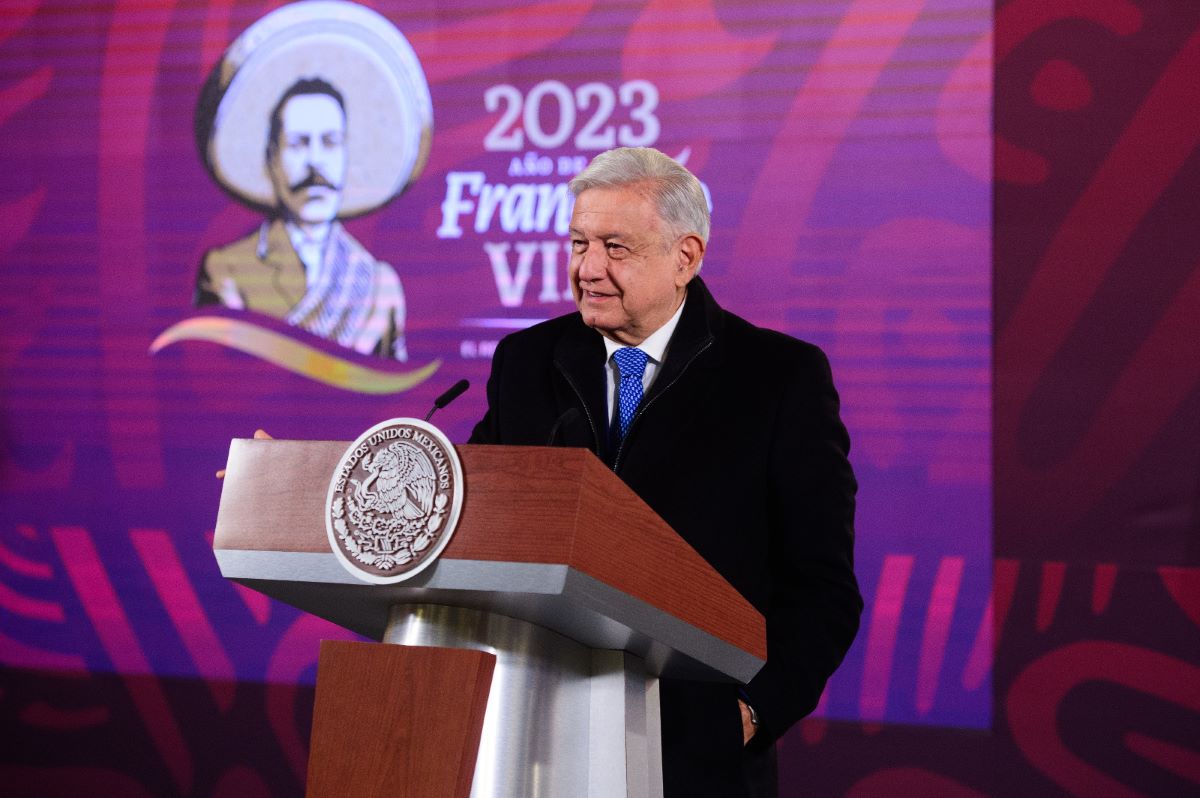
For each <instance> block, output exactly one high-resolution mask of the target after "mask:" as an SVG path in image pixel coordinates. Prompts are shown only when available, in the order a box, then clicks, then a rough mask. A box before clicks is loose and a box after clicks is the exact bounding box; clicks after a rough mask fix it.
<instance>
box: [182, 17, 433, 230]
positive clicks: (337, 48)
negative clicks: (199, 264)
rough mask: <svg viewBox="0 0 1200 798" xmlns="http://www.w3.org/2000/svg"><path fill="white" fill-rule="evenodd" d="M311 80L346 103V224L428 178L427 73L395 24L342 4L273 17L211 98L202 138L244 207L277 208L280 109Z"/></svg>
mask: <svg viewBox="0 0 1200 798" xmlns="http://www.w3.org/2000/svg"><path fill="white" fill-rule="evenodd" d="M303 78H320V79H322V80H324V81H326V82H328V83H329V84H331V85H332V86H333V87H334V88H336V89H337V90H338V91H339V92H341V94H342V97H343V98H344V100H345V106H346V148H347V164H346V166H347V170H346V181H345V189H344V191H343V195H342V203H341V210H340V213H339V215H340V216H342V217H348V216H358V215H361V214H364V213H367V212H368V211H371V210H374V209H375V208H378V207H379V206H381V205H383V204H384V203H386V202H388V201H389V200H391V199H392V198H393V197H395V196H396V195H397V194H399V193H400V192H402V191H403V190H404V189H405V188H406V187H407V186H408V185H409V184H410V183H411V182H412V181H413V180H415V179H416V178H417V176H418V175H419V174H420V172H421V169H422V168H423V167H424V166H425V160H426V158H427V156H428V154H429V142H430V138H431V136H432V134H433V103H432V101H431V100H430V97H429V85H428V83H427V82H426V80H425V73H424V72H423V71H422V70H421V64H420V62H418V61H417V55H416V53H414V52H413V49H412V47H411V46H410V45H409V43H408V41H407V40H406V39H405V38H404V36H403V35H401V33H400V31H398V30H396V27H395V26H394V25H392V23H390V22H388V20H387V19H385V18H384V17H382V16H380V15H379V14H377V13H376V12H374V11H371V10H370V9H367V8H364V7H362V6H360V5H356V4H354V3H348V2H341V1H340V0H310V1H308V2H300V3H293V4H291V5H287V6H283V7H282V8H279V9H276V10H275V11H272V12H271V13H270V14H267V15H266V16H265V17H263V18H262V19H260V20H259V21H258V22H255V23H254V24H253V25H251V26H250V27H249V28H248V29H246V31H245V32H244V33H243V34H242V35H241V36H239V37H238V38H237V39H236V40H235V41H234V42H233V44H231V45H230V46H229V49H228V50H227V51H226V52H225V55H224V56H223V57H222V58H221V60H220V62H218V63H217V65H216V67H214V69H213V72H212V75H211V76H210V77H209V79H208V82H207V84H206V85H205V87H204V90H203V92H201V96H200V103H199V106H198V107H197V110H196V139H197V144H198V145H199V147H200V152H201V156H202V157H203V159H204V163H205V165H206V166H207V167H208V169H209V171H210V172H211V173H212V176H213V178H214V179H215V180H216V181H217V182H218V183H219V184H220V185H221V186H222V187H223V188H224V189H225V190H226V191H228V192H230V193H231V194H233V195H234V196H235V197H237V198H239V199H241V200H242V201H244V202H246V203H248V204H250V205H253V206H256V207H259V208H263V209H269V208H273V207H274V206H275V193H274V191H273V190H272V188H271V182H270V179H269V178H268V176H267V171H266V145H267V135H268V131H269V129H270V114H271V110H272V109H273V108H274V107H275V105H276V103H278V102H279V99H280V97H282V95H283V93H284V92H286V91H287V90H288V88H289V87H291V86H292V85H293V84H294V83H295V82H296V81H298V80H300V79H303Z"/></svg>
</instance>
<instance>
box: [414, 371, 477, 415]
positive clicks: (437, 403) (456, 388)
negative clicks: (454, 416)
mask: <svg viewBox="0 0 1200 798" xmlns="http://www.w3.org/2000/svg"><path fill="white" fill-rule="evenodd" d="M470 387H471V383H469V382H467V381H466V380H459V381H458V382H456V383H454V384H453V385H451V386H450V390H448V391H446V392H445V393H444V394H442V395H441V396H439V397H438V398H437V399H434V400H433V407H431V408H429V412H428V413H426V414H425V420H426V421H428V420H429V419H430V417H432V416H433V414H434V413H435V412H437V411H438V410H441V409H442V408H443V407H445V406H446V405H448V404H450V403H451V402H453V401H454V400H455V399H457V398H458V397H460V396H462V395H463V394H464V393H466V391H467V389H468V388H470Z"/></svg>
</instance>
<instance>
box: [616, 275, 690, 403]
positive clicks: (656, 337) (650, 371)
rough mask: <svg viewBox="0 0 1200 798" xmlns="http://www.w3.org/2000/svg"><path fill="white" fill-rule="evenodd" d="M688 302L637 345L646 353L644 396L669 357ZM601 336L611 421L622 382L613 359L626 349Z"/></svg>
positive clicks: (643, 383) (643, 380)
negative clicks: (672, 337) (684, 307)
mask: <svg viewBox="0 0 1200 798" xmlns="http://www.w3.org/2000/svg"><path fill="white" fill-rule="evenodd" d="M686 304H687V299H686V298H684V301H683V302H680V303H679V308H678V309H677V310H676V311H675V315H674V316H672V317H671V318H670V319H668V320H667V323H666V324H664V325H663V326H661V327H659V328H658V329H657V330H655V331H654V332H652V333H650V335H649V336H648V337H647V338H646V340H644V341H642V342H641V343H640V344H638V345H637V348H638V349H640V350H642V351H643V352H645V353H646V371H645V372H643V373H642V396H645V395H646V394H647V393H649V391H650V386H651V385H653V384H654V378H655V377H657V376H658V372H659V371H661V370H662V364H663V363H664V362H665V361H666V359H667V347H668V346H669V345H670V343H671V336H672V335H674V333H675V327H676V325H678V324H679V317H680V316H682V315H683V306H684V305H686ZM601 338H603V340H604V352H605V356H606V358H607V359H606V360H605V369H604V374H605V379H606V380H607V387H606V388H605V391H604V395H605V397H607V399H608V418H609V420H610V421H611V420H612V417H613V413H615V412H616V407H617V387H618V386H619V385H620V383H621V374H620V370H619V369H618V368H617V362H616V361H615V360H613V352H616V351H617V350H618V349H624V348H625V344H619V343H617V342H616V341H613V340H610V339H609V338H607V337H605V336H601Z"/></svg>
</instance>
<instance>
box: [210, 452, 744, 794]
mask: <svg viewBox="0 0 1200 798" xmlns="http://www.w3.org/2000/svg"><path fill="white" fill-rule="evenodd" d="M347 446H348V444H347V443H343V442H334V441H280V440H244V439H237V440H234V441H233V442H232V444H231V446H230V452H229V463H228V467H227V470H226V476H225V483H224V488H223V490H222V494H221V505H220V511H219V514H218V518H217V528H216V537H215V540H214V543H213V549H214V553H215V554H216V558H217V562H218V563H219V565H220V568H221V573H222V574H223V575H224V576H225V577H227V578H229V579H232V580H235V581H237V582H239V583H241V584H244V585H247V586H248V587H251V588H254V589H255V590H258V591H261V592H262V593H265V594H266V595H268V596H271V597H273V598H276V599H279V600H281V601H284V602H286V603H288V604H291V605H293V606H295V607H299V608H300V609H303V610H305V611H307V612H311V613H313V614H314V615H318V616H320V617H322V618H326V619H328V620H330V621H333V622H334V623H337V624H339V625H341V626H344V627H346V628H347V629H351V630H353V631H355V632H358V633H360V634H363V635H365V636H367V637H369V638H372V639H375V640H381V641H383V642H384V643H385V644H384V645H381V644H378V643H346V642H334V641H325V642H323V643H322V644H321V653H320V661H319V665H318V677H317V696H316V706H315V709H314V718H313V730H312V741H311V750H310V754H309V767H308V795H310V796H327V795H328V796H332V795H337V796H345V795H400V796H422V797H424V796H443V795H445V796H464V798H465V796H467V795H471V796H475V797H476V798H491V797H492V796H538V797H540V796H547V797H549V796H556V797H557V796H596V797H597V798H600V797H603V798H609V797H610V796H630V797H631V798H632V797H633V796H637V797H638V798H640V797H641V796H661V795H662V766H661V762H662V759H661V740H660V733H659V708H658V677H659V676H662V675H667V676H672V677H682V678H691V679H702V680H724V681H737V682H743V683H744V682H747V681H749V680H750V679H751V678H752V677H753V676H754V675H755V673H757V672H758V670H759V668H761V667H762V664H763V662H764V661H765V659H766V634H765V624H764V621H763V618H762V616H761V615H760V614H759V613H758V612H757V611H756V610H755V609H754V608H753V607H752V606H751V605H750V603H749V602H747V601H746V600H745V599H744V598H743V597H742V596H741V595H740V594H739V593H738V592H737V591H736V590H734V589H733V588H732V587H730V586H729V585H728V584H727V583H726V582H725V581H724V580H723V579H722V578H721V577H720V575H719V574H717V572H716V571H715V570H713V568H712V567H711V566H710V565H708V563H707V562H705V560H704V559H703V558H702V557H700V555H698V554H697V553H696V552H695V551H694V550H693V549H692V548H691V547H690V546H688V545H687V544H686V543H685V542H684V541H683V540H682V539H680V538H679V536H678V535H676V534H675V533H674V532H673V531H672V530H671V529H670V528H669V527H668V526H667V525H666V524H665V523H664V522H663V521H662V519H660V518H659V517H658V516H657V515H655V514H654V512H653V511H652V510H650V508H649V507H647V506H646V504H645V503H644V502H643V501H642V500H641V499H640V498H638V497H637V496H636V495H635V494H634V493H633V492H632V491H630V490H629V488H628V487H626V486H625V484H624V483H623V482H621V480H620V479H619V478H618V477H617V476H616V475H615V474H613V473H612V471H610V470H609V469H608V468H607V467H605V465H604V464H603V463H601V462H600V461H599V460H598V459H597V458H596V457H595V456H594V455H593V454H592V453H591V452H588V451H586V450H583V449H563V448H543V447H510V446H469V445H468V446H459V447H457V449H458V453H459V456H460V458H461V460H462V464H463V470H464V473H465V475H466V479H465V482H466V497H465V501H464V504H463V509H462V515H461V517H460V520H459V524H458V528H457V531H456V532H455V533H454V536H453V538H452V539H451V541H450V544H449V545H448V546H447V548H446V549H445V551H444V552H443V553H442V555H441V557H440V559H438V560H437V562H435V563H434V564H433V565H432V566H430V567H429V568H427V569H425V570H423V571H421V572H420V573H419V574H417V575H416V576H414V577H413V578H412V579H410V580H408V581H405V582H400V583H396V584H388V585H372V584H367V583H365V582H363V581H360V580H358V579H357V578H355V577H354V576H352V575H351V574H350V573H349V572H348V571H347V570H346V569H345V568H344V567H343V566H342V565H341V564H340V563H339V562H338V560H337V559H336V557H335V555H334V553H333V551H332V550H331V548H330V545H329V540H328V538H327V535H326V531H325V525H324V520H323V518H324V512H325V508H324V502H325V497H326V491H327V488H328V485H329V480H330V477H331V476H332V474H333V471H334V469H335V468H336V466H337V463H338V460H339V458H341V456H342V453H343V452H344V451H345V450H346V447H347ZM731 534H734V532H732V531H731ZM386 644H392V645H386Z"/></svg>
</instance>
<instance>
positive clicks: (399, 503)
mask: <svg viewBox="0 0 1200 798" xmlns="http://www.w3.org/2000/svg"><path fill="white" fill-rule="evenodd" d="M362 463H363V468H365V469H366V470H367V472H368V473H369V474H370V476H368V477H367V478H366V479H365V480H363V481H362V482H359V481H358V480H353V482H354V498H355V499H356V500H357V502H358V505H359V507H360V508H362V510H364V511H367V510H373V511H375V512H386V513H391V514H392V515H393V516H400V517H402V518H405V519H407V520H409V521H412V520H415V519H417V518H423V517H425V516H427V515H429V512H430V511H431V510H432V509H433V496H434V493H435V492H436V486H437V477H436V475H435V474H434V473H433V464H432V463H430V462H429V458H428V457H426V456H425V453H424V452H422V451H421V450H420V449H418V448H417V447H416V446H415V445H413V444H411V443H408V442H407V441H397V442H395V443H393V444H391V445H390V446H388V447H387V448H386V449H384V450H383V451H380V452H377V453H376V454H375V456H374V457H372V456H371V455H370V454H368V455H367V456H366V457H364V458H363V461H362ZM372 486H374V487H375V490H371V488H372Z"/></svg>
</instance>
